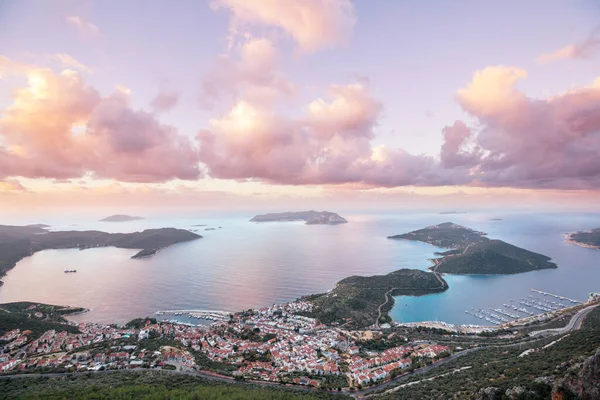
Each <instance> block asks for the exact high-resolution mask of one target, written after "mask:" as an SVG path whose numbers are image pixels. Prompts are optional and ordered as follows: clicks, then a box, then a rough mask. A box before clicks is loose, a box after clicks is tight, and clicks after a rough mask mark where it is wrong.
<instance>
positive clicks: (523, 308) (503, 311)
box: [465, 288, 584, 326]
mask: <svg viewBox="0 0 600 400" xmlns="http://www.w3.org/2000/svg"><path fill="white" fill-rule="evenodd" d="M531 292H533V293H534V294H530V295H527V296H523V297H519V298H518V299H516V300H514V299H510V300H509V301H508V302H506V303H502V308H501V307H493V306H492V307H490V308H489V309H487V310H486V309H483V308H475V307H471V309H470V310H465V314H468V315H471V316H473V317H475V318H478V319H481V320H482V321H485V322H487V323H488V324H490V325H491V326H501V325H505V324H515V323H517V322H519V321H523V320H524V321H528V320H531V319H534V318H535V317H537V319H540V318H542V319H543V318H546V317H547V316H548V315H549V313H554V312H558V311H561V310H565V309H568V308H571V307H574V306H578V305H582V304H584V302H583V301H580V300H574V299H571V298H568V297H565V296H560V295H557V294H553V293H548V292H544V291H541V290H538V289H534V288H532V289H531ZM539 295H542V296H544V297H541V296H539ZM547 297H552V298H555V299H558V300H562V301H556V300H549V299H547Z"/></svg>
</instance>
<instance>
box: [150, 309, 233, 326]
mask: <svg viewBox="0 0 600 400" xmlns="http://www.w3.org/2000/svg"><path fill="white" fill-rule="evenodd" d="M154 314H155V315H159V316H168V315H171V316H174V317H175V318H174V319H169V320H166V321H170V322H178V323H184V324H188V325H194V324H192V323H190V322H189V321H190V320H201V321H202V320H203V321H206V322H209V323H215V322H220V321H228V320H229V318H230V316H231V314H232V313H230V312H229V311H215V310H163V311H156V312H155V313H154ZM181 319H185V320H187V321H181ZM196 325H198V324H196ZM200 325H204V324H200Z"/></svg>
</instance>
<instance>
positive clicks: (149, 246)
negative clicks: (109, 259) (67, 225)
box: [0, 225, 202, 285]
mask: <svg viewBox="0 0 600 400" xmlns="http://www.w3.org/2000/svg"><path fill="white" fill-rule="evenodd" d="M201 237H202V236H200V235H198V234H195V233H193V232H190V231H187V230H184V229H175V228H161V229H146V230H144V231H142V232H133V233H106V232H101V231H55V232H49V231H47V230H46V229H45V228H42V227H39V226H35V225H28V226H12V225H0V277H1V276H4V275H5V274H6V271H8V270H9V269H11V268H12V267H14V266H15V265H16V264H17V262H19V261H20V260H21V259H22V258H25V257H27V256H30V255H32V254H33V253H35V252H38V251H41V250H47V249H69V248H78V249H80V250H84V249H88V248H92V247H110V246H112V247H119V248H124V249H140V251H139V252H138V253H136V254H135V255H134V256H133V257H132V258H143V257H149V256H151V255H153V254H155V253H156V252H158V251H159V250H161V249H163V248H165V247H168V246H171V245H173V244H176V243H181V242H186V241H190V240H195V239H200V238H201ZM1 284H2V282H1V281H0V285H1Z"/></svg>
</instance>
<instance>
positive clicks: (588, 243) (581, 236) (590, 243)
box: [565, 228, 600, 250]
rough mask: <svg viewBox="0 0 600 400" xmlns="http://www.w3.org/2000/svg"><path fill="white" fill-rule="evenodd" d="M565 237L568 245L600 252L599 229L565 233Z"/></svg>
mask: <svg viewBox="0 0 600 400" xmlns="http://www.w3.org/2000/svg"><path fill="white" fill-rule="evenodd" d="M565 237H566V239H567V242H568V243H571V244H574V245H577V246H581V247H587V248H588V249H596V250H600V228H596V229H592V230H589V231H580V232H573V233H567V234H566V235H565Z"/></svg>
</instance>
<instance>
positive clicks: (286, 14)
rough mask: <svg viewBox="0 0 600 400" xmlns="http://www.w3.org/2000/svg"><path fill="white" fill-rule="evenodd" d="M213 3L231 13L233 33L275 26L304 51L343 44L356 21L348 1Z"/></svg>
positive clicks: (221, 0) (223, 0) (237, 0)
mask: <svg viewBox="0 0 600 400" xmlns="http://www.w3.org/2000/svg"><path fill="white" fill-rule="evenodd" d="M212 6H213V8H215V9H219V8H226V9H228V10H229V11H230V12H231V13H232V14H233V18H232V20H231V22H230V32H231V34H232V35H237V34H238V33H239V32H240V31H241V30H243V29H244V28H245V27H246V26H250V25H263V26H274V27H278V28H280V29H281V30H283V31H284V32H285V33H286V34H287V35H289V36H291V37H292V38H293V39H294V40H295V41H296V43H297V44H298V47H299V49H300V50H301V51H302V52H307V53H312V52H315V51H318V50H323V49H327V48H330V47H333V46H335V45H339V44H344V43H346V42H347V41H348V39H349V37H350V34H351V32H352V29H353V28H354V24H355V23H356V17H355V16H354V8H353V6H352V3H351V2H350V0H292V1H280V0H214V1H213V3H212Z"/></svg>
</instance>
